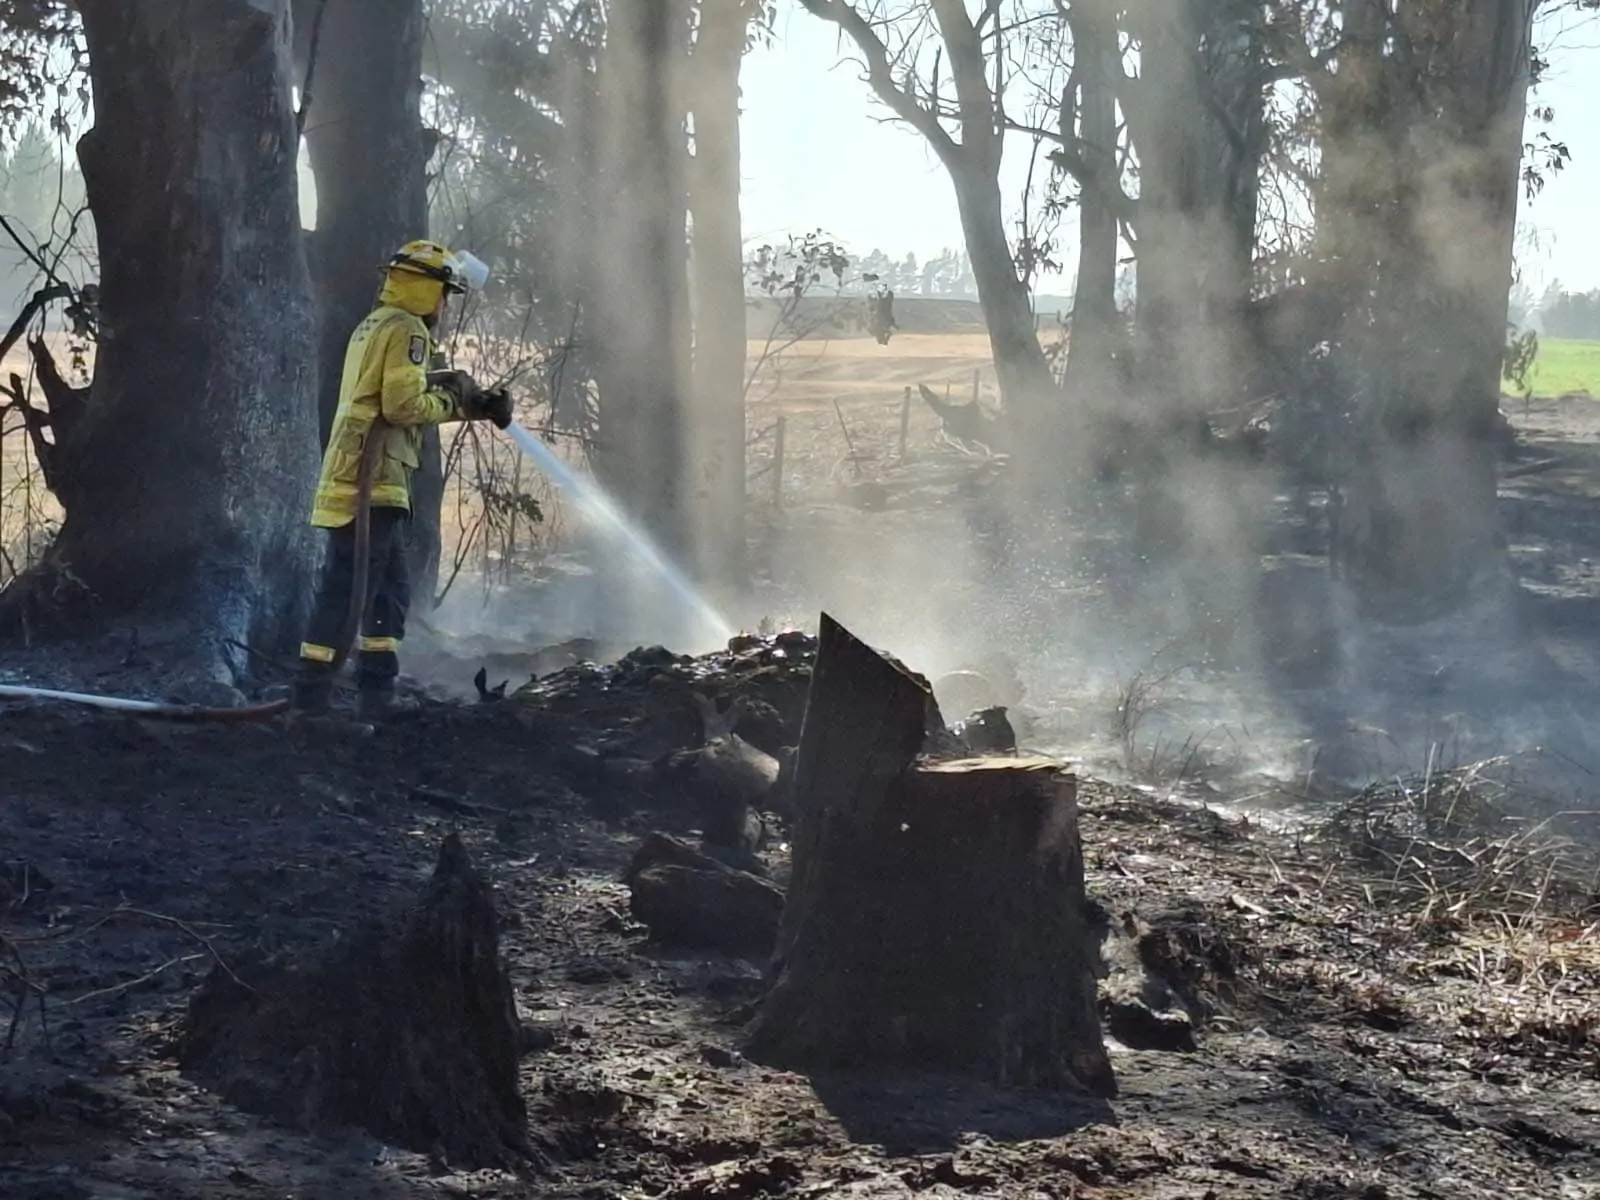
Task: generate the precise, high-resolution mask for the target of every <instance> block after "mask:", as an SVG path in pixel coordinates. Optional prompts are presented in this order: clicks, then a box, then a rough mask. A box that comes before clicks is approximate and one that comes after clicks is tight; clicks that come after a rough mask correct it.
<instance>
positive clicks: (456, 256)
mask: <svg viewBox="0 0 1600 1200" xmlns="http://www.w3.org/2000/svg"><path fill="white" fill-rule="evenodd" d="M450 271H451V274H452V275H454V276H455V278H457V279H459V280H461V282H462V283H463V284H465V285H466V289H467V290H468V291H469V292H481V291H482V290H483V285H484V284H486V283H488V282H489V264H488V263H486V262H484V261H483V260H482V259H481V258H479V257H478V256H477V255H476V254H473V253H472V252H471V251H470V250H457V251H456V252H455V253H453V254H452V255H451V256H450Z"/></svg>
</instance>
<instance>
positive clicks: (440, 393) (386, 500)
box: [311, 293, 460, 529]
mask: <svg viewBox="0 0 1600 1200" xmlns="http://www.w3.org/2000/svg"><path fill="white" fill-rule="evenodd" d="M385 298H386V299H387V298H388V294H387V293H386V294H385ZM435 349H436V347H435V345H434V342H433V337H432V335H431V334H430V333H429V332H428V327H427V325H425V324H424V323H423V321H422V318H421V317H419V316H416V315H415V314H413V313H411V312H408V311H407V310H406V309H405V308H401V307H398V306H396V305H394V304H388V303H385V304H380V305H379V307H378V308H375V309H374V310H373V311H372V313H371V314H370V315H368V317H367V318H366V320H364V321H362V322H361V324H360V325H357V326H356V331H355V333H353V334H352V335H351V336H350V348H349V350H347V351H346V352H345V359H344V377H343V379H342V381H341V382H340V385H339V409H338V412H336V413H335V414H334V418H333V431H332V433H331V434H330V435H329V437H328V449H327V451H326V452H325V453H324V454H323V456H322V474H321V476H320V477H319V478H318V480H317V495H316V502H315V505H314V507H313V509H312V512H311V523H312V524H313V525H316V526H320V527H322V528H325V529H337V528H339V527H340V526H343V525H348V524H349V523H350V522H351V521H353V520H354V519H355V515H356V481H357V476H358V475H359V473H360V470H361V452H362V450H363V449H364V448H365V446H366V444H367V435H368V434H369V433H370V432H371V430H372V423H373V420H374V419H375V418H376V417H377V416H378V415H379V414H380V413H381V414H382V416H383V419H384V421H385V422H386V423H387V427H386V428H385V429H384V431H383V434H382V436H383V438H384V439H385V441H384V448H383V455H382V457H381V458H380V459H379V460H378V464H377V468H376V470H375V471H374V473H373V479H372V504H373V507H375V508H404V509H407V510H409V509H410V508H411V476H412V473H413V472H415V471H416V469H417V467H418V466H419V465H420V464H421V462H422V430H423V427H424V426H427V425H442V424H443V423H444V422H446V421H454V420H459V419H460V413H459V412H458V411H457V407H456V399H455V396H454V395H453V394H452V393H450V392H447V391H444V390H443V389H440V388H430V387H429V386H428V368H429V366H430V365H431V363H432V359H433V355H434V352H435Z"/></svg>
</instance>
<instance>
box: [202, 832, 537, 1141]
mask: <svg viewBox="0 0 1600 1200" xmlns="http://www.w3.org/2000/svg"><path fill="white" fill-rule="evenodd" d="M498 920H499V918H498V916H497V915H496V912H495V907H494V900H493V896H492V893H491V891H490V888H489V885H488V884H487V883H486V882H485V881H484V880H483V878H482V877H481V876H480V875H478V873H477V872H476V871H475V870H474V869H473V867H472V864H471V863H470V862H469V860H468V858H467V852H466V849H465V847H463V846H462V844H461V841H460V839H459V838H457V837H456V836H455V835H454V834H452V835H450V836H449V837H448V838H446V839H445V841H444V844H443V846H442V847H441V848H440V852H439V862H438V866H437V867H436V868H435V870H434V873H433V877H432V879H431V880H430V881H429V883H428V885H427V887H426V888H425V889H424V890H423V892H422V895H421V896H420V897H419V898H418V899H417V900H416V901H415V902H414V903H412V904H410V905H407V906H405V907H404V908H402V909H400V910H398V911H397V912H395V913H394V914H392V915H391V916H390V917H389V918H387V919H385V920H383V921H378V922H374V923H373V924H372V925H370V926H368V927H366V928H364V929H361V930H358V931H357V932H356V933H355V934H354V935H352V936H350V937H347V938H345V939H342V940H341V941H339V942H337V943H335V944H334V945H333V946H332V947H330V948H329V949H328V950H326V951H325V952H324V953H323V954H322V955H321V956H319V957H317V958H315V959H313V960H312V961H310V962H309V963H303V964H302V963H289V964H280V963H271V962H261V963H257V964H254V965H250V966H242V967H240V968H238V969H236V970H232V971H229V970H225V969H223V968H222V967H220V966H219V967H217V968H215V969H214V970H213V971H212V973H211V976H210V978H208V979H207V980H206V982H205V983H204V985H202V987H201V988H200V990H199V991H198V992H196V994H195V996H194V997H193V999H192V1000H191V1001H190V1005H189V1014H188V1020H187V1022H186V1026H185V1029H184V1032H183V1036H182V1039H181V1042H180V1044H179V1053H178V1057H179V1063H180V1065H181V1066H182V1068H183V1069H184V1070H185V1071H186V1072H187V1073H188V1074H190V1075H191V1076H192V1077H193V1078H195V1079H196V1080H198V1081H199V1082H200V1083H201V1084H203V1085H204V1086H206V1087H208V1088H210V1089H212V1090H213V1091H216V1092H218V1093H219V1094H221V1095H222V1096H223V1097H225V1098H226V1099H227V1100H229V1101H230V1102H231V1103H234V1104H236V1105H238V1106H239V1107H240V1108H243V1109H247V1110H250V1111H253V1112H258V1113H262V1114H264V1115H267V1116H271V1117H274V1118H276V1119H278V1120H281V1121H284V1122H285V1123H288V1124H291V1125H295V1126H298V1127H300V1128H306V1129H314V1128H318V1127H322V1126H329V1125H333V1126H341V1125H342V1126H359V1127H361V1128H364V1129H366V1130H367V1131H368V1132H370V1133H372V1134H373V1135H374V1136H376V1137H378V1138H381V1139H383V1140H384V1141H387V1142H390V1143H392V1144H394V1145H397V1146H401V1147H404V1148H406V1149H409V1150H414V1151H417V1152H419V1153H427V1154H434V1155H437V1156H439V1157H441V1158H443V1159H445V1160H446V1161H447V1162H449V1163H450V1164H452V1165H454V1166H459V1167H473V1168H479V1167H502V1168H512V1169H517V1168H526V1167H529V1166H532V1165H535V1164H536V1163H537V1162H538V1160H539V1156H538V1155H537V1153H536V1152H535V1151H534V1149H533V1148H532V1147H531V1145H530V1143H529V1140H528V1131H527V1110H526V1108H525V1107H524V1105H523V1101H522V1095H521V1092H520V1090H519V1088H518V1083H517V1062H518V1058H519V1057H520V1050H521V1041H522V1035H521V1030H520V1025H519V1022H518V1020H517V1014H516V1006H515V1003H514V1001H513V999H512V994H511V985H510V982H509V981H508V980H507V978H506V974H505V971H504V968H503V967H502V965H501V961H500V950H499V937H498Z"/></svg>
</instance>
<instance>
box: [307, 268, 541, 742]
mask: <svg viewBox="0 0 1600 1200" xmlns="http://www.w3.org/2000/svg"><path fill="white" fill-rule="evenodd" d="M487 274H488V272H487V268H485V267H484V266H483V264H482V263H480V262H479V261H478V260H477V259H475V258H473V257H472V256H471V255H465V254H461V255H458V254H452V253H451V252H450V251H449V250H447V249H445V248H444V247H443V246H440V245H438V244H437V243H435V242H429V241H416V242H410V243H408V244H407V245H405V246H404V247H402V248H401V250H400V251H399V252H398V253H397V254H396V255H395V256H394V257H393V258H392V259H390V260H389V263H388V265H387V268H386V271H385V275H384V283H383V290H382V292H381V293H380V294H379V297H378V304H377V307H376V308H374V309H373V311H372V312H371V313H370V314H369V315H368V316H367V318H366V319H365V320H363V321H362V322H361V324H360V325H358V326H356V330H355V333H354V334H352V335H351V338H350V347H349V349H348V351H346V354H345V361H344V377H343V379H342V381H341V383H340V385H339V408H338V411H337V412H336V413H335V415H334V418H333V430H332V432H331V433H330V435H329V438H328V448H327V451H326V452H325V453H324V455H323V459H322V473H321V476H320V477H319V478H318V480H317V493H316V500H315V502H314V505H313V508H312V513H311V524H312V525H314V526H316V527H318V528H321V529H326V530H327V531H328V535H327V536H328V544H327V554H326V557H325V559H324V564H323V570H322V578H321V581H320V583H319V585H318V588H317V595H316V603H315V608H314V610H313V613H312V616H311V622H310V626H309V628H308V630H307V632H306V640H305V642H304V643H303V644H302V645H301V647H300V673H299V676H298V678H297V680H296V683H295V688H294V698H293V707H294V708H295V710H297V711H298V712H300V713H303V714H306V715H317V714H321V713H324V712H326V711H327V710H328V708H329V705H330V701H331V699H332V695H333V676H334V670H335V666H336V664H337V661H338V659H339V658H340V657H341V655H340V649H341V647H339V645H338V643H339V642H340V640H341V639H342V638H343V637H345V636H347V635H348V633H349V629H348V624H349V619H350V612H351V595H350V592H351V588H352V587H353V586H354V575H355V563H356V550H357V547H356V521H355V517H356V508H357V505H358V503H359V499H358V482H357V481H358V477H359V474H360V466H361V456H362V451H363V449H364V448H365V445H366V440H367V438H368V436H370V435H372V434H373V431H374V426H375V423H377V424H376V430H377V433H376V436H379V437H381V438H383V439H384V441H383V448H382V451H381V453H380V454H379V457H378V460H377V463H376V465H375V469H374V470H373V473H372V492H371V516H370V535H369V539H368V546H367V562H368V568H367V597H366V605H365V608H364V610H363V616H362V618H361V625H360V638H359V640H358V642H357V655H356V680H357V685H358V688H359V696H360V702H359V706H358V719H360V720H362V721H376V720H380V719H382V718H383V717H384V716H385V715H386V714H387V713H388V712H389V711H390V710H391V709H392V707H393V703H394V686H395V677H396V676H397V675H398V674H399V670H400V660H399V650H400V641H401V639H402V638H403V637H404V636H405V623H406V610H407V608H408V607H409V604H410V587H409V583H408V581H407V578H406V539H407V531H408V527H409V523H410V518H411V477H412V474H413V472H415V471H416V469H417V467H418V465H419V464H420V462H421V449H422V434H423V430H424V428H425V427H426V426H429V425H442V424H444V423H445V422H447V421H493V422H494V423H495V424H496V425H497V426H499V427H500V428H502V429H504V428H505V427H506V426H508V425H509V424H510V423H511V399H510V397H509V395H507V393H506V392H505V391H504V390H503V389H495V390H489V391H485V390H484V389H482V388H480V387H479V386H478V384H477V383H476V381H474V380H473V378H472V376H471V375H469V374H467V373H466V372H465V371H449V370H436V371H430V370H429V368H430V367H431V366H433V365H434V364H435V363H437V362H439V361H442V359H441V358H438V357H436V356H437V355H438V354H439V348H438V345H437V343H436V342H435V340H434V337H433V334H434V331H435V330H436V329H437V328H438V325H439V321H440V319H441V317H442V316H443V314H444V310H445V306H446V304H447V303H448V300H449V297H450V296H451V295H459V294H462V293H464V292H466V290H467V289H468V288H469V287H478V286H481V285H482V283H483V281H484V279H485V278H486V277H487ZM380 417H381V418H382V419H381V422H380V421H379V420H378V419H379V418H380Z"/></svg>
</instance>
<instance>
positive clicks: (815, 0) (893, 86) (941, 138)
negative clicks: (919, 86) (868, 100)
mask: <svg viewBox="0 0 1600 1200" xmlns="http://www.w3.org/2000/svg"><path fill="white" fill-rule="evenodd" d="M800 3H801V5H802V6H803V7H804V8H805V10H806V11H807V12H809V13H810V14H811V15H812V16H815V17H820V18H821V19H822V20H824V21H831V22H832V23H833V24H835V25H837V26H838V27H839V28H840V29H841V30H842V31H843V32H844V33H845V34H847V35H848V36H849V38H850V40H851V41H853V42H854V43H855V44H856V47H857V49H859V50H860V51H861V55H862V57H863V58H864V59H865V60H866V68H867V83H868V84H869V85H870V86H871V88H872V90H873V92H874V93H876V94H877V97H878V99H880V100H882V101H883V102H884V103H885V104H887V105H888V106H889V108H890V110H891V111H892V112H893V113H894V114H895V116H897V117H899V118H900V119H901V120H902V121H904V122H905V123H906V124H907V125H910V126H911V127H912V128H913V129H915V130H916V131H917V132H918V133H920V134H922V136H923V137H925V138H927V139H928V142H929V143H930V144H931V145H932V146H933V149H934V152H935V153H937V154H938V155H939V157H940V158H944V157H945V156H947V155H950V154H953V153H954V152H955V151H956V150H957V149H958V145H957V143H956V141H955V139H954V138H952V137H951V136H950V134H949V133H948V132H946V130H945V128H944V126H942V125H940V124H939V120H938V118H937V117H936V116H935V115H934V114H933V113H932V112H930V111H928V110H927V109H925V108H923V107H922V105H920V104H919V103H917V100H916V98H915V97H914V96H913V95H912V93H911V92H910V91H909V90H907V89H906V88H904V87H902V86H901V85H900V84H898V83H896V82H895V78H894V64H893V62H892V61H891V60H890V57H889V49H888V47H887V46H885V45H884V42H883V39H882V38H880V37H879V36H878V34H877V31H876V30H874V29H873V27H872V25H871V23H870V22H869V21H868V20H867V19H866V18H865V17H863V16H862V15H861V13H860V12H859V11H858V10H857V9H856V7H855V6H854V5H853V4H847V3H845V2H844V0H800ZM981 57H982V56H981V52H980V63H979V75H980V77H981V76H982V63H981ZM958 86H959V84H958ZM985 90H987V89H985Z"/></svg>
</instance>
